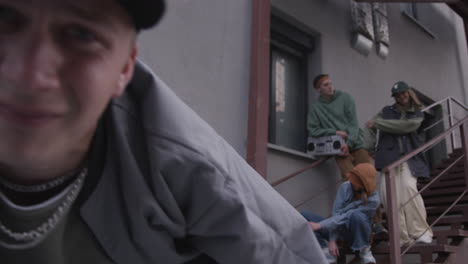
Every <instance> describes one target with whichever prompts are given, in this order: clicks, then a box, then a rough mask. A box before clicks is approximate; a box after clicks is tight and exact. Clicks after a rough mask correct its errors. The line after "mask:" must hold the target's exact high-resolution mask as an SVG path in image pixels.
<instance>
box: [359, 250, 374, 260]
mask: <svg viewBox="0 0 468 264" xmlns="http://www.w3.org/2000/svg"><path fill="white" fill-rule="evenodd" d="M359 257H360V258H361V264H375V258H374V256H373V255H372V251H371V250H370V247H366V248H363V249H361V251H360V252H359Z"/></svg>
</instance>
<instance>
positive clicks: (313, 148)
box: [307, 135, 345, 156]
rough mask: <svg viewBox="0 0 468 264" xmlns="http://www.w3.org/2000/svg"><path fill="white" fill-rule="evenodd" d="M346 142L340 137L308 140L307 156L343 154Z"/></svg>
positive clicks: (311, 138)
mask: <svg viewBox="0 0 468 264" xmlns="http://www.w3.org/2000/svg"><path fill="white" fill-rule="evenodd" d="M344 143H345V142H344V141H343V138H342V137H341V136H339V135H333V136H324V137H319V138H314V137H309V138H308V139H307V154H309V155H312V156H332V155H338V154H341V146H343V144H344Z"/></svg>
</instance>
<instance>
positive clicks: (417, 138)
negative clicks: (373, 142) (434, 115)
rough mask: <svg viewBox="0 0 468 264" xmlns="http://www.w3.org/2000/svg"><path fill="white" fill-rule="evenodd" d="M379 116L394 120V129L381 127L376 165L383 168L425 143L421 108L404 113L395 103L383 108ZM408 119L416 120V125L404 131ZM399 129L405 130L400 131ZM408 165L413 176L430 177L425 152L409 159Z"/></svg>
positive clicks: (392, 123) (376, 152) (384, 119)
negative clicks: (421, 128)
mask: <svg viewBox="0 0 468 264" xmlns="http://www.w3.org/2000/svg"><path fill="white" fill-rule="evenodd" d="M379 118H380V119H382V120H383V121H388V120H390V121H392V122H391V125H392V127H391V128H392V131H390V130H389V128H387V129H384V128H380V133H379V139H378V144H377V148H376V151H375V167H376V168H377V169H378V170H381V169H383V168H385V167H386V166H388V165H390V164H392V163H393V162H395V161H397V160H399V159H400V158H402V157H403V156H405V155H406V154H409V153H411V152H412V151H414V150H415V149H417V148H418V147H420V146H422V145H423V144H424V137H423V134H422V133H420V131H419V127H420V125H421V122H422V120H423V118H424V114H423V113H422V112H421V111H419V110H412V111H406V112H405V113H404V114H402V113H400V112H399V111H398V110H397V108H396V107H395V105H391V106H386V107H384V108H383V109H382V111H381V113H380V114H379ZM408 120H409V121H411V120H413V121H415V122H414V124H416V126H414V125H413V126H410V128H412V129H411V131H404V129H403V124H405V123H408ZM377 125H378V124H377V121H376V126H377ZM399 131H404V132H401V133H398V132H399ZM408 165H409V168H410V170H411V174H412V175H413V176H415V177H421V178H427V177H429V174H430V171H429V167H428V165H427V160H426V157H425V156H424V153H419V154H418V155H416V156H414V157H412V158H411V159H409V160H408Z"/></svg>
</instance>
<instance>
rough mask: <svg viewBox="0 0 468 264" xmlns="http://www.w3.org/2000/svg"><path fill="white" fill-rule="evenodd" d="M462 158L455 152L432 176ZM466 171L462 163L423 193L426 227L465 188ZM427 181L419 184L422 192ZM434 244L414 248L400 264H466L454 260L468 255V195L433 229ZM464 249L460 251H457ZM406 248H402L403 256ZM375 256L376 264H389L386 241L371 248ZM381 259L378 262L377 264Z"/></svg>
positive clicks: (460, 153) (463, 261)
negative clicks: (459, 254)
mask: <svg viewBox="0 0 468 264" xmlns="http://www.w3.org/2000/svg"><path fill="white" fill-rule="evenodd" d="M461 155H462V152H461V151H460V150H456V151H454V152H453V153H452V154H451V155H450V157H449V158H448V159H446V160H444V161H443V162H442V163H441V164H440V165H439V166H437V167H436V168H435V169H434V170H433V172H432V175H433V176H436V175H438V174H439V173H440V172H441V171H443V170H444V169H445V168H447V167H448V166H449V165H450V164H451V163H453V162H454V161H455V160H456V159H457V158H458V157H460V156H461ZM465 177H466V176H465V168H464V164H463V159H462V160H460V161H459V162H458V163H457V164H455V165H454V166H453V167H452V168H451V169H450V170H449V171H448V172H446V173H445V175H443V176H442V177H440V178H439V179H438V180H437V181H435V182H434V183H433V184H432V185H431V186H430V187H429V188H427V189H426V190H424V192H423V193H422V196H423V198H424V203H425V205H426V209H427V214H428V223H429V224H432V223H433V222H434V221H435V220H436V219H437V218H439V216H440V215H441V214H442V213H443V212H444V211H445V210H447V209H448V207H449V206H450V205H451V204H452V203H453V202H454V201H455V200H456V198H457V197H459V196H460V195H461V194H462V192H463V191H464V190H465V188H466V180H465ZM429 181H430V179H428V180H422V181H420V182H419V187H420V188H422V187H423V186H424V185H425V184H427V183H428V182H429ZM433 231H434V241H433V242H432V244H429V245H423V244H417V245H415V246H414V247H412V248H411V249H410V250H409V251H408V252H407V253H406V255H405V256H404V257H403V261H402V263H424V264H427V263H460V264H461V263H468V260H467V259H465V260H461V261H462V262H460V259H459V258H458V259H457V258H456V256H454V255H456V254H457V253H458V252H460V251H468V248H464V247H466V243H462V242H464V241H465V239H466V238H468V195H464V196H463V197H462V198H461V199H460V201H459V202H458V203H457V204H456V205H455V206H454V207H453V208H452V209H451V210H450V211H449V212H448V213H447V214H446V215H445V216H444V217H442V218H441V219H440V220H439V221H438V222H437V223H436V224H435V225H434V226H433ZM461 246H463V248H460V247H461ZM405 249H406V248H402V252H403V251H404V250H405ZM372 252H373V253H374V254H375V255H382V257H383V258H379V257H378V256H377V258H378V261H377V262H378V263H388V261H385V259H386V258H385V255H387V256H388V254H389V247H388V242H387V241H381V242H380V243H377V244H375V245H374V246H373V250H372ZM379 259H380V261H379Z"/></svg>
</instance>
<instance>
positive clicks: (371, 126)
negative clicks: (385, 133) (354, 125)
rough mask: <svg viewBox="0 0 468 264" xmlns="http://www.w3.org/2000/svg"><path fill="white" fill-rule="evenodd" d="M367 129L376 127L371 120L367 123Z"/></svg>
mask: <svg viewBox="0 0 468 264" xmlns="http://www.w3.org/2000/svg"><path fill="white" fill-rule="evenodd" d="M366 127H367V128H373V127H374V121H373V120H369V121H367V122H366Z"/></svg>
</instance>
